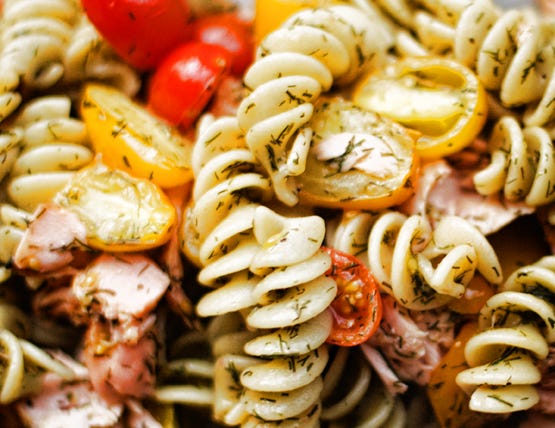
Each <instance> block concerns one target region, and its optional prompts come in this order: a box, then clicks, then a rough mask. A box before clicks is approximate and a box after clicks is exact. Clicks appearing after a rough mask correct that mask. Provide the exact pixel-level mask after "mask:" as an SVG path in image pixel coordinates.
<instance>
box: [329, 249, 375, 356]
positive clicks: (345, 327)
mask: <svg viewBox="0 0 555 428" xmlns="http://www.w3.org/2000/svg"><path fill="white" fill-rule="evenodd" d="M324 250H325V251H326V252H327V253H328V254H329V255H330V256H331V261H332V267H331V268H330V269H329V270H328V272H326V275H327V276H329V277H331V278H333V279H334V280H335V282H336V283H337V288H338V291H337V296H336V297H335V300H334V301H333V302H332V304H331V306H330V309H331V311H332V314H333V320H334V322H333V328H332V332H331V334H330V336H329V337H328V339H327V342H328V343H331V344H334V345H339V346H356V345H359V344H361V343H363V342H366V341H367V340H368V339H369V338H370V336H372V334H374V332H375V331H376V330H377V329H378V326H379V324H380V321H381V319H382V300H381V296H380V292H379V288H378V282H377V281H376V280H375V279H374V277H373V276H372V274H371V273H370V271H369V270H368V268H367V267H366V266H365V265H364V264H363V263H362V262H361V261H360V260H358V259H357V258H356V257H354V256H352V255H350V254H347V253H344V252H341V251H339V250H336V249H333V248H324Z"/></svg>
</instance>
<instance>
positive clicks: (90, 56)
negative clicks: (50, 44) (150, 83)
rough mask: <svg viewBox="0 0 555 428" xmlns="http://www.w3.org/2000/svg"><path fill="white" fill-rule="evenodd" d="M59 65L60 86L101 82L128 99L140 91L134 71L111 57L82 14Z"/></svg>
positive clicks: (118, 59) (102, 41) (111, 52)
mask: <svg viewBox="0 0 555 428" xmlns="http://www.w3.org/2000/svg"><path fill="white" fill-rule="evenodd" d="M63 65H64V75H63V79H62V84H68V85H79V84H81V82H83V81H86V80H96V81H102V82H106V83H109V84H111V85H113V86H115V87H116V88H119V89H120V90H121V91H122V92H123V93H124V94H126V95H128V96H130V97H133V96H135V95H136V94H137V92H138V91H139V88H140V87H141V80H140V78H139V74H138V73H137V71H136V70H134V69H133V68H132V67H131V66H129V65H128V64H126V63H125V62H124V61H122V60H121V59H120V58H119V57H118V56H117V55H116V54H115V52H114V51H113V49H112V48H111V47H110V46H109V45H108V44H107V43H106V41H105V40H104V39H103V38H102V37H101V36H100V35H99V33H98V31H97V30H96V28H95V27H94V26H93V25H92V24H91V22H90V21H89V20H88V18H87V17H86V15H85V14H84V13H82V14H81V16H80V19H79V21H78V23H77V24H76V25H75V27H74V28H73V31H72V33H71V38H70V40H69V42H68V45H67V48H66V50H65V54H64V62H63Z"/></svg>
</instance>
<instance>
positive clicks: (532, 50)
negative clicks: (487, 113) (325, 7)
mask: <svg viewBox="0 0 555 428" xmlns="http://www.w3.org/2000/svg"><path fill="white" fill-rule="evenodd" d="M377 3H378V5H379V6H381V7H382V9H383V10H384V11H385V12H386V14H388V15H389V16H390V17H391V18H392V19H393V20H394V21H395V22H397V23H398V24H400V28H399V29H398V31H397V34H396V48H397V51H398V52H399V53H400V54H402V55H429V54H434V55H448V56H452V57H454V59H456V60H457V61H459V62H460V63H462V64H464V65H466V66H468V67H470V68H472V69H473V70H475V71H476V74H477V75H478V78H479V79H480V80H481V81H482V83H483V84H484V86H485V87H486V89H488V90H489V91H491V93H492V94H493V97H492V103H496V102H499V103H500V104H501V106H503V107H505V108H507V109H513V111H512V113H513V114H515V115H517V112H516V110H515V109H514V107H521V106H525V107H526V108H525V113H524V114H523V115H522V120H523V121H524V123H525V124H526V125H527V126H548V125H549V126H550V127H552V125H553V120H554V119H555V116H554V112H555V103H553V99H554V97H555V73H554V71H553V70H554V69H555V53H554V50H553V46H554V44H555V26H554V24H553V20H550V19H549V18H544V17H542V16H540V15H539V14H538V13H537V12H536V11H533V10H532V9H529V8H521V9H511V10H508V11H503V10H501V9H500V8H499V7H498V6H497V5H495V4H494V3H493V2H492V1H491V0H472V1H470V2H465V1H445V0H439V1H437V0H435V1H431V0H421V1H417V2H409V1H404V0H378V1H377ZM492 111H493V109H492Z"/></svg>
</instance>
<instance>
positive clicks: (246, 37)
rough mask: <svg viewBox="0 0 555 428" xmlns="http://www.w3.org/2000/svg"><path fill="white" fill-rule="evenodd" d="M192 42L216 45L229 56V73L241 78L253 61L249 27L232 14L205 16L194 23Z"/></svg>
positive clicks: (251, 37)
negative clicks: (226, 51)
mask: <svg viewBox="0 0 555 428" xmlns="http://www.w3.org/2000/svg"><path fill="white" fill-rule="evenodd" d="M192 37H193V40H197V41H199V42H204V43H209V44H213V45H218V46H221V47H223V48H224V49H226V50H228V51H229V53H230V54H231V58H232V59H231V65H230V70H231V73H232V74H234V75H235V76H242V75H243V73H244V71H245V70H246V69H247V67H248V66H249V65H250V64H251V63H252V61H253V59H254V39H253V36H252V29H251V26H250V25H249V24H248V23H247V22H246V21H244V20H242V19H240V18H239V17H238V15H237V14H236V13H234V12H225V13H219V14H216V15H207V16H204V17H202V18H199V19H197V20H195V21H194V24H193V36H192Z"/></svg>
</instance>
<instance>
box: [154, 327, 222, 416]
mask: <svg viewBox="0 0 555 428" xmlns="http://www.w3.org/2000/svg"><path fill="white" fill-rule="evenodd" d="M172 348H173V349H169V350H167V353H168V354H169V355H168V361H166V362H164V363H163V364H161V365H162V367H161V369H160V373H159V375H158V379H159V380H158V383H159V385H158V386H157V387H156V389H155V391H154V399H155V400H156V401H158V402H160V403H165V404H179V405H186V406H192V407H209V406H211V405H212V403H213V401H214V397H213V395H214V394H213V385H212V380H213V377H214V363H213V362H212V361H211V360H210V359H208V358H207V356H208V355H209V343H208V337H207V334H206V332H204V331H188V332H186V333H185V334H183V335H182V336H180V337H178V338H177V339H176V340H175V342H174V346H172Z"/></svg>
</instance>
